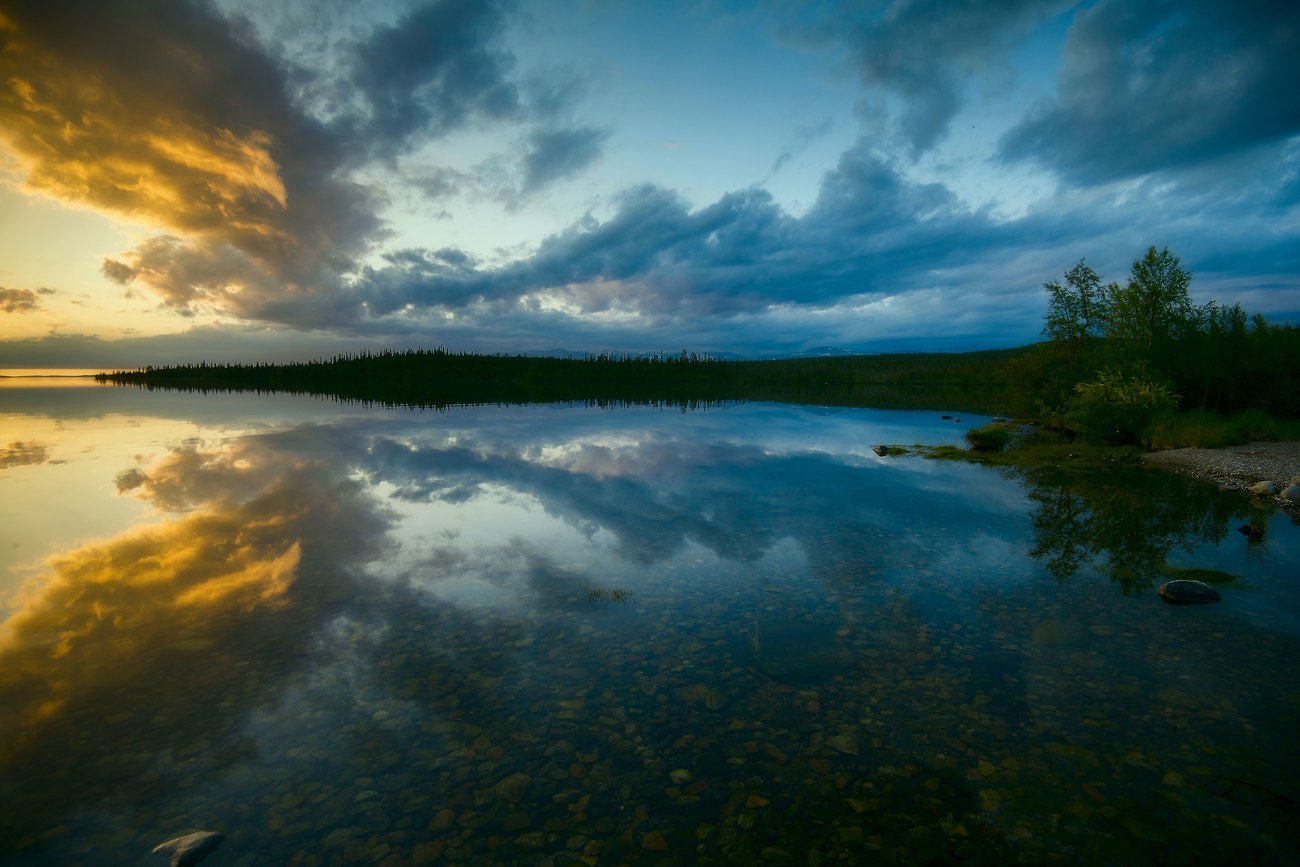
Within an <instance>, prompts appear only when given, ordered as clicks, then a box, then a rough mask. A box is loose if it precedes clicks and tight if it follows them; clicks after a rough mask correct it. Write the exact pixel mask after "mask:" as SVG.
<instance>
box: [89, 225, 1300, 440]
mask: <svg viewBox="0 0 1300 867" xmlns="http://www.w3.org/2000/svg"><path fill="white" fill-rule="evenodd" d="M1191 281H1192V274H1191V273H1190V272H1188V271H1187V270H1185V269H1184V268H1183V267H1182V265H1181V262H1180V260H1179V259H1178V257H1176V256H1174V255H1173V254H1172V253H1170V251H1169V250H1168V248H1164V249H1163V250H1159V251H1157V250H1156V248H1155V247H1151V248H1149V249H1148V250H1147V251H1146V253H1145V255H1144V256H1142V257H1141V258H1138V259H1136V260H1134V262H1133V264H1132V269H1131V271H1130V274H1129V276H1128V279H1127V280H1126V281H1125V282H1124V283H1122V284H1121V283H1119V282H1117V281H1111V282H1109V283H1106V284H1104V285H1103V283H1102V280H1101V277H1100V276H1099V275H1098V274H1097V273H1096V272H1095V271H1094V270H1093V269H1092V268H1091V267H1089V266H1088V265H1087V263H1086V261H1083V260H1080V261H1079V263H1078V264H1077V265H1075V266H1074V267H1073V268H1071V269H1070V270H1069V271H1067V272H1065V274H1064V275H1063V278H1062V279H1061V280H1059V281H1049V282H1047V283H1045V284H1044V289H1045V290H1046V292H1047V295H1048V302H1047V308H1046V312H1045V314H1044V317H1043V322H1044V325H1043V334H1044V337H1045V338H1046V339H1045V340H1043V341H1041V342H1038V343H1035V344H1031V345H1029V346H1024V347H1019V348H1016V349H1004V350H985V351H979V352H962V353H900V354H880V355H859V356H846V357H833V358H797V359H782V360H771V361H743V360H742V361H737V360H720V359H715V358H712V357H710V356H708V355H701V354H696V353H691V352H687V351H685V350H683V351H682V352H681V353H680V354H658V355H630V354H629V355H614V354H609V353H605V354H601V355H592V356H588V357H586V358H549V357H529V356H523V355H482V354H473V353H467V352H455V351H450V350H447V349H442V348H438V349H416V350H406V351H380V352H363V353H359V354H352V355H340V356H336V357H334V358H329V359H317V360H313V361H306V362H299V363H291V364H257V363H254V364H208V363H206V362H200V363H197V364H187V365H175V366H168V367H145V368H141V369H138V370H132V371H116V372H113V373H106V374H101V375H100V377H99V379H100V380H101V381H106V382H113V383H118V384H122V385H137V386H142V387H146V388H160V387H161V388H182V389H199V390H205V391H225V390H239V391H244V390H254V391H264V392H292V393H302V394H313V395H321V396H329V397H333V398H336V399H339V400H347V401H361V402H365V403H375V404H382V405H386V406H411V407H447V406H453V405H463V404H483V403H526V402H554V401H587V402H592V403H611V404H615V403H668V404H676V405H681V406H684V407H685V406H692V405H699V404H701V403H705V404H707V403H708V402H714V401H732V400H778V401H787V402H795V403H814V404H826V405H835V406H874V407H881V408H899V409H923V408H926V409H941V408H942V409H952V410H957V411H961V412H969V413H975V412H982V413H987V414H995V413H997V414H1004V415H1016V416H1019V417H1026V418H1028V417H1032V418H1035V419H1038V420H1041V421H1042V422H1043V423H1044V424H1045V425H1047V426H1049V427H1052V428H1055V429H1056V430H1058V431H1061V432H1064V433H1066V434H1068V435H1071V436H1076V435H1077V436H1080V437H1083V438H1085V439H1091V440H1096V441H1101V442H1106V443H1111V444H1119V443H1133V442H1137V443H1142V444H1144V445H1148V446H1149V445H1152V444H1158V445H1160V444H1163V445H1171V444H1177V443H1173V442H1163V443H1162V442H1159V440H1160V439H1161V436H1162V434H1161V433H1160V431H1161V430H1164V431H1166V434H1165V435H1164V436H1165V438H1166V439H1168V437H1169V436H1170V434H1168V431H1170V430H1172V429H1173V428H1176V427H1178V425H1176V424H1171V421H1170V420H1171V419H1172V418H1175V417H1181V418H1183V419H1184V422H1185V420H1186V418H1187V417H1189V414H1190V416H1191V417H1193V418H1195V419H1200V420H1201V421H1202V422H1204V421H1206V420H1207V419H1214V420H1222V419H1229V418H1236V419H1238V420H1241V419H1244V420H1245V421H1244V422H1241V423H1239V424H1238V425H1237V427H1239V428H1243V431H1244V433H1243V434H1242V435H1247V436H1249V435H1251V434H1252V432H1253V434H1254V435H1257V436H1259V437H1267V436H1268V435H1269V424H1268V420H1270V419H1273V418H1283V419H1296V418H1300V329H1297V328H1296V327H1295V326H1294V325H1291V324H1275V323H1270V322H1268V321H1266V320H1265V319H1264V317H1262V316H1259V315H1250V314H1249V313H1248V312H1247V311H1246V310H1244V309H1242V307H1241V306H1240V305H1239V304H1233V305H1230V306H1223V305H1219V304H1218V303H1216V302H1213V301H1211V302H1208V303H1205V304H1202V305H1196V304H1194V303H1193V302H1192V300H1191V296H1190V292H1189V287H1190V284H1191ZM1216 424H1217V422H1216ZM1162 425H1163V426H1164V427H1163V428H1162V427H1161V426H1162ZM1182 427H1183V428H1184V429H1185V428H1186V424H1183V426H1182ZM1252 428H1253V429H1255V430H1253V431H1252V430H1251V429H1252Z"/></svg>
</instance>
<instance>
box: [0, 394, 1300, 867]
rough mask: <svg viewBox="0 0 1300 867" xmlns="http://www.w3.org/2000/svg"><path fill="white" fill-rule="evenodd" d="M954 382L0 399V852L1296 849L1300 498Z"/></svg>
mask: <svg viewBox="0 0 1300 867" xmlns="http://www.w3.org/2000/svg"><path fill="white" fill-rule="evenodd" d="M942 414H943V411H935V412H903V411H883V410H869V409H834V408H828V407H810V406H795V405H784V404H770V403H769V404H765V403H744V404H735V405H716V406H703V407H696V408H694V409H691V408H682V407H676V406H660V407H655V406H640V407H624V408H600V407H589V406H579V405H538V406H485V407H466V408H461V409H452V410H447V411H443V412H434V411H423V412H421V411H412V410H403V409H397V410H390V409H382V408H368V407H365V406H359V405H344V404H339V403H334V402H329V401H323V400H317V399H313V398H308V397H289V396H279V395H255V394H221V395H208V396H203V395H198V394H194V393H176V392H165V391H151V392H145V391H140V390H135V389H123V388H113V387H84V388H67V387H63V388H50V387H30V388H6V389H3V390H0V431H3V434H2V435H0V440H2V441H0V509H2V510H3V515H4V516H5V518H4V522H3V529H0V561H2V562H3V566H4V567H5V568H4V569H3V570H0V596H3V598H4V599H5V600H6V602H7V603H8V604H7V605H6V606H5V607H4V608H3V609H0V618H2V619H0V803H3V805H4V807H3V810H0V862H3V863H4V864H17V865H29V864H52V863H68V864H72V863H78V864H119V863H146V862H148V860H149V858H150V857H151V856H150V855H149V851H150V850H151V849H152V848H153V847H154V846H155V845H157V844H158V843H160V842H162V841H164V840H167V839H169V838H171V837H175V836H177V835H179V834H181V833H184V832H186V831H190V830H195V829H207V830H213V831H218V832H220V833H222V834H224V835H225V837H226V839H225V841H224V842H223V843H222V845H221V846H220V848H218V849H217V850H216V852H215V853H214V854H212V855H211V856H210V857H209V858H208V859H207V860H205V861H204V862H203V863H204V864H205V865H212V867H219V865H252V864H301V865H317V864H369V863H375V864H382V865H389V867H392V865H407V864H428V863H449V864H456V863H459V864H555V865H559V864H578V863H582V864H588V865H594V864H624V863H643V864H690V863H697V862H705V863H709V862H713V863H757V862H763V863H778V864H779V863H798V864H821V863H827V864H829V863H837V862H844V863H850V864H852V863H863V864H866V863H927V862H928V863H953V862H961V863H968V864H986V863H987V864H1007V863H1016V862H1020V863H1043V862H1047V863H1052V862H1057V863H1099V864H1100V863H1106V864H1148V863H1149V864H1193V863H1206V862H1228V861H1231V862H1234V863H1240V862H1251V863H1296V862H1295V855H1294V853H1295V852H1296V851H1300V815H1298V814H1300V805H1297V804H1296V803H1295V801H1300V750H1297V748H1296V732H1297V730H1300V668H1298V667H1297V662H1296V660H1297V659H1300V568H1297V567H1298V566H1300V528H1298V527H1297V526H1295V525H1293V524H1292V523H1291V522H1290V521H1289V520H1288V519H1287V518H1286V517H1285V516H1283V515H1280V514H1274V513H1271V512H1267V511H1259V510H1255V509H1253V508H1252V507H1251V505H1250V504H1249V502H1248V501H1247V500H1246V499H1244V498H1242V497H1240V496H1236V495H1228V494H1224V493H1221V492H1219V491H1218V490H1217V489H1216V488H1214V487H1213V486H1208V485H1204V484H1201V483H1198V482H1195V481H1192V480H1188V479H1185V478H1182V477H1178V476H1174V475H1169V474H1164V473H1161V472H1157V471H1145V470H1140V469H1128V470H1108V471H1103V470H1098V469H1091V470H1089V469H1076V470H1068V469H1061V468H1046V469H1035V470H1032V471H1024V470H1021V471H1008V470H998V469H993V468H988V467H982V466H975V465H969V464H964V463H955V462H940V461H932V460H926V459H923V458H920V457H916V456H904V457H890V458H880V457H877V456H876V455H875V454H873V453H872V451H871V446H873V445H876V444H878V443H916V442H921V443H928V444H939V443H954V444H956V443H959V442H961V437H962V434H963V432H964V431H965V430H966V429H967V428H969V427H972V426H975V425H978V424H981V423H984V422H986V421H988V419H987V418H986V417H969V416H967V417H964V418H963V419H962V420H961V421H960V422H957V421H953V420H946V419H943V418H941V415H942ZM1248 521H1252V522H1254V523H1255V524H1257V525H1258V526H1263V527H1266V535H1265V537H1264V539H1263V540H1262V541H1251V540H1249V539H1248V538H1247V537H1246V536H1245V535H1243V534H1240V533H1238V532H1237V531H1236V530H1237V528H1238V527H1239V526H1241V525H1243V524H1244V523H1246V522H1248ZM1188 570H1201V571H1198V572H1196V573H1191V572H1189V571H1188ZM1189 574H1194V575H1199V576H1202V577H1208V578H1212V579H1213V580H1215V581H1216V582H1217V587H1218V589H1219V591H1220V592H1221V594H1222V596H1223V600H1222V602H1220V603H1218V604H1214V605H1202V606H1173V605H1168V604H1165V603H1164V602H1162V601H1161V600H1160V599H1159V597H1158V595H1157V593H1156V588H1157V587H1158V586H1159V584H1161V583H1163V582H1164V581H1167V580H1169V579H1170V578H1174V577H1186V576H1187V575H1189ZM157 863H162V861H161V859H157Z"/></svg>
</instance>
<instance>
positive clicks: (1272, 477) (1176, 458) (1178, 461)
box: [1142, 442, 1300, 515]
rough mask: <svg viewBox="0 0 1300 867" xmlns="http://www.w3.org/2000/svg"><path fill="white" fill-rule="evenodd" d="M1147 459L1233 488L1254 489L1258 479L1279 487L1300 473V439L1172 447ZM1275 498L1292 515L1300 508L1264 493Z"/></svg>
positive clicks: (1237, 489)
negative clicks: (1215, 445)
mask: <svg viewBox="0 0 1300 867" xmlns="http://www.w3.org/2000/svg"><path fill="white" fill-rule="evenodd" d="M1142 460H1143V461H1145V462H1146V463H1149V464H1153V465H1155V466H1159V467H1166V468H1168V469H1170V470H1174V471H1175V472H1179V473H1185V474H1186V475H1189V476H1195V477H1196V478H1198V479H1204V480H1205V481H1208V482H1214V483H1216V484H1218V485H1219V486H1220V487H1223V488H1225V489H1227V490H1231V491H1242V492H1245V493H1249V492H1250V486H1251V485H1253V484H1255V483H1256V482H1262V481H1269V482H1273V483H1274V484H1275V485H1277V489H1278V490H1279V491H1281V490H1284V489H1285V488H1286V487H1287V485H1288V484H1289V483H1290V482H1291V481H1292V480H1293V479H1296V478H1297V477H1300V442H1281V443H1248V444H1246V445H1244V446H1229V447H1227V448H1222V449H1168V450H1166V451H1162V452H1152V453H1151V454H1147V455H1143V456H1142ZM1261 499H1266V500H1272V501H1274V502H1275V503H1276V504H1277V505H1278V506H1280V507H1281V508H1283V509H1285V510H1286V511H1287V512H1289V513H1290V514H1292V515H1295V514H1297V511H1298V510H1300V503H1297V502H1295V501H1292V500H1287V499H1284V498H1282V497H1262V498H1261Z"/></svg>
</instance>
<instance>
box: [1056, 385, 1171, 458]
mask: <svg viewBox="0 0 1300 867" xmlns="http://www.w3.org/2000/svg"><path fill="white" fill-rule="evenodd" d="M1177 403H1178V398H1177V396H1176V395H1175V394H1174V393H1173V391H1172V390H1170V388H1169V386H1167V385H1165V384H1164V383H1162V382H1159V381H1157V380H1156V377H1155V375H1154V374H1152V373H1151V372H1150V371H1149V370H1147V369H1146V368H1145V367H1143V366H1135V367H1133V368H1131V369H1129V370H1127V371H1126V370H1122V369H1119V368H1107V369H1105V370H1102V371H1101V372H1100V373H1098V374H1097V375H1096V376H1095V377H1094V378H1092V379H1090V380H1088V381H1087V382H1081V383H1079V384H1078V385H1076V386H1075V387H1074V397H1073V398H1071V400H1070V403H1069V407H1068V414H1069V415H1070V417H1071V418H1072V419H1074V420H1075V421H1076V422H1077V424H1078V426H1079V428H1080V430H1082V432H1083V435H1084V436H1085V437H1086V438H1088V439H1091V440H1100V441H1101V442H1105V443H1107V444H1109V445H1122V444H1124V443H1132V442H1137V441H1138V440H1139V438H1140V437H1141V435H1142V434H1143V433H1144V432H1145V431H1146V429H1147V427H1148V426H1149V425H1150V423H1151V420H1152V419H1153V418H1154V417H1155V416H1156V414H1157V413H1160V412H1162V411H1165V410H1171V409H1173V408H1174V407H1175V406H1176V405H1177Z"/></svg>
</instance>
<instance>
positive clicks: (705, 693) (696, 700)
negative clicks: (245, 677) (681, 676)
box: [677, 683, 731, 711]
mask: <svg viewBox="0 0 1300 867" xmlns="http://www.w3.org/2000/svg"><path fill="white" fill-rule="evenodd" d="M677 697H678V698H680V699H681V700H682V701H684V702H686V703H687V704H699V705H704V707H706V708H708V709H709V710H711V711H719V710H722V709H723V708H724V707H726V705H727V703H728V702H729V701H731V696H730V695H729V694H727V693H725V692H723V691H722V690H720V689H717V688H715V687H711V686H706V685H705V684H702V683H693V684H691V685H690V686H684V687H682V688H681V689H679V690H677Z"/></svg>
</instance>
